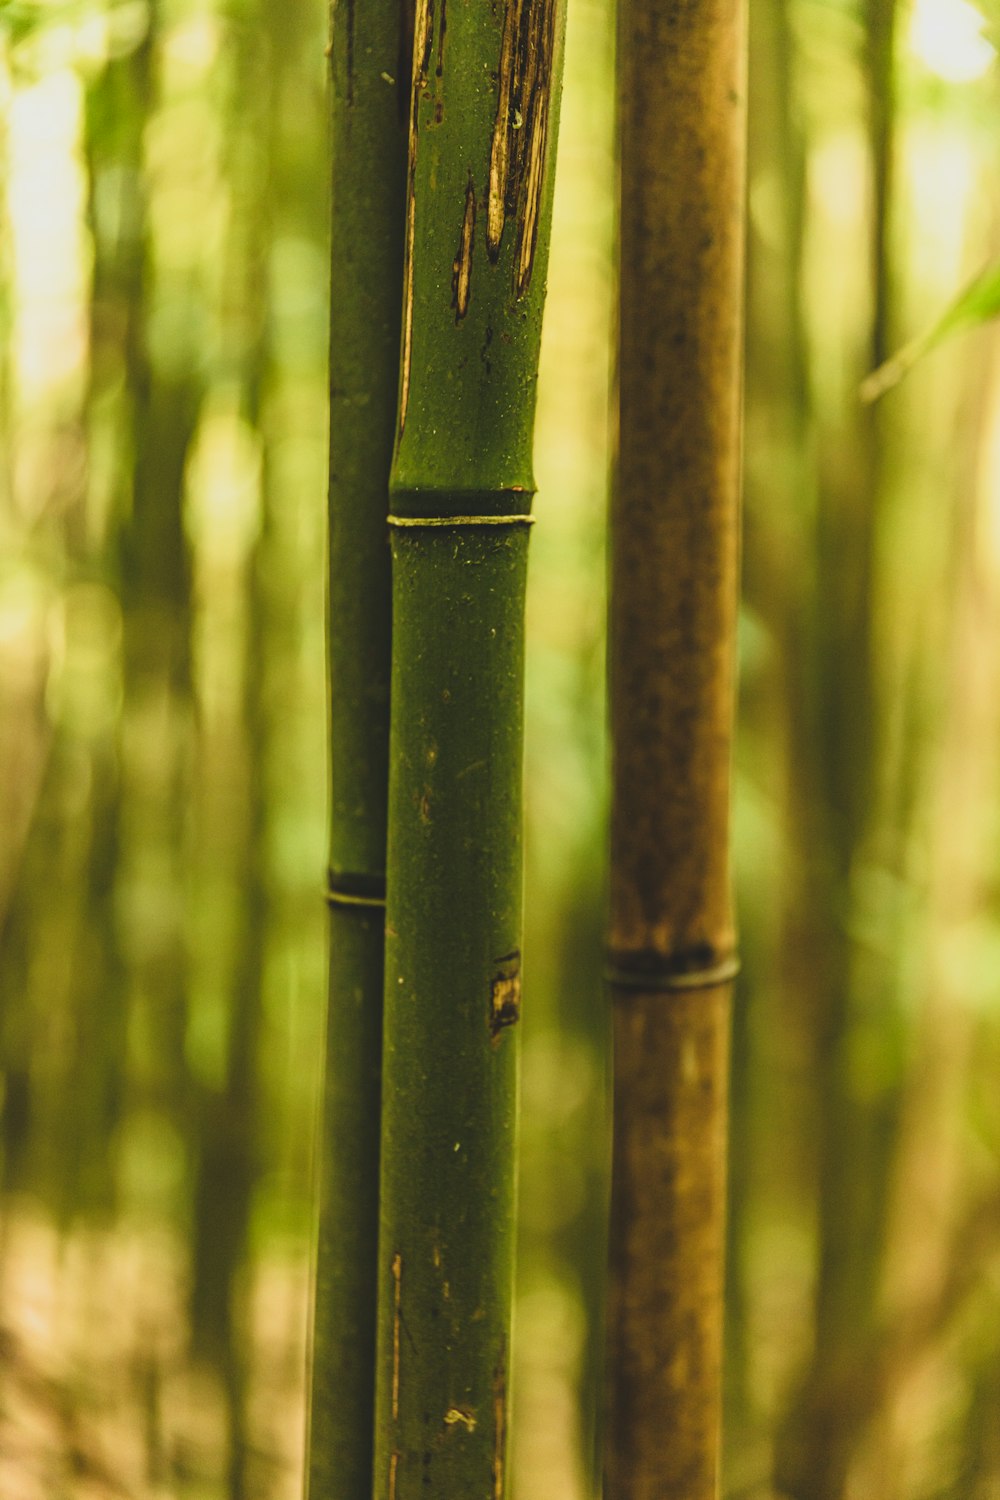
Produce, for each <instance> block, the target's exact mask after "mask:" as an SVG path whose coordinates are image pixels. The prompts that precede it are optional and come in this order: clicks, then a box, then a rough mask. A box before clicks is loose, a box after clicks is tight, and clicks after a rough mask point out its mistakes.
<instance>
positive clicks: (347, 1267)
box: [307, 0, 407, 1500]
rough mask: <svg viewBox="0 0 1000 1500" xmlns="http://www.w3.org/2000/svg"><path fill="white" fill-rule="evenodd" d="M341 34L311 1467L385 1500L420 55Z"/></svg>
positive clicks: (336, 27)
mask: <svg viewBox="0 0 1000 1500" xmlns="http://www.w3.org/2000/svg"><path fill="white" fill-rule="evenodd" d="M331 19H332V30H331V40H330V48H329V53H330V84H331V124H332V142H331V145H332V159H333V173H332V192H331V199H332V228H331V312H330V323H331V339H330V524H329V575H328V578H329V586H328V625H329V640H328V668H329V674H330V684H331V689H330V766H331V771H330V871H329V887H328V894H329V910H330V950H329V987H328V997H329V998H328V1006H329V1008H328V1019H327V1045H326V1066H325V1073H324V1087H323V1103H322V1124H321V1138H320V1146H319V1200H320V1207H319V1237H318V1246H317V1254H316V1290H315V1305H314V1315H313V1333H312V1388H311V1395H310V1417H309V1439H308V1460H307V1462H308V1492H309V1494H310V1496H311V1497H312V1500H362V1497H364V1500H368V1496H369V1495H370V1493H371V1453H372V1423H373V1409H374V1393H375V1269H376V1254H377V1242H378V1159H379V1104H380V1070H381V1047H382V1023H381V1014H382V988H383V959H382V951H383V942H384V899H385V829H386V796H387V788H388V733H389V722H388V721H389V715H388V699H389V634H390V581H389V549H388V546H387V543H386V513H387V510H388V481H389V466H390V462H391V457H392V448H393V441H394V436H395V419H396V387H397V379H398V368H399V327H400V312H399V301H400V298H399V288H400V284H401V272H402V259H403V199H404V187H405V172H406V131H405V103H404V102H403V100H404V99H405V97H406V94H407V89H406V86H405V82H404V81H403V79H402V78H401V76H400V62H401V59H402V57H403V56H404V52H405V46H406V41H405V36H404V32H405V26H404V21H403V10H402V6H401V4H400V3H399V0H372V3H370V4H365V5H363V6H362V5H356V4H355V3H354V0H335V4H334V8H333V13H332V18H331Z"/></svg>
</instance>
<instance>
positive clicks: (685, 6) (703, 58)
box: [606, 0, 744, 1500]
mask: <svg viewBox="0 0 1000 1500" xmlns="http://www.w3.org/2000/svg"><path fill="white" fill-rule="evenodd" d="M618 44H619V69H620V75H619V76H620V85H619V108H620V120H621V231H620V232H621V321H620V345H619V390H620V417H619V424H620V427H619V431H620V436H619V452H618V465H617V475H616V482H615V486H614V499H613V504H612V541H611V547H612V563H611V606H610V609H611V618H610V697H611V726H612V762H613V791H612V817H611V824H612V826H611V864H612V868H611V879H610V925H609V981H610V991H611V999H612V1004H613V1015H614V1048H615V1062H614V1091H615V1102H614V1152H613V1169H612V1170H613V1186H612V1226H611V1272H610V1286H609V1349H608V1381H609V1401H608V1407H609V1410H608V1430H607V1453H606V1469H607V1485H606V1496H607V1500H712V1497H714V1496H716V1495H717V1493H718V1485H719V1449H720V1409H721V1364H722V1304H723V1241H724V1223H725V1152H726V1124H725V1121H726V1092H727V1066H728V1033H729V1014H730V1000H731V987H732V979H733V976H734V973H735V968H736V959H735V937H734V922H733V916H732V910H731V898H730V876H729V854H728V838H729V833H728V830H729V800H730V756H731V737H732V726H733V712H734V678H735V633H736V610H737V551H738V490H739V474H740V461H739V440H740V415H739V413H740V386H741V381H740V348H741V324H742V318H741V287H742V262H743V195H744V188H743V176H744V166H743V162H744V22H743V16H742V6H741V3H740V0H701V3H699V4H697V5H694V4H691V3H689V0H622V5H621V10H620V19H619V41H618Z"/></svg>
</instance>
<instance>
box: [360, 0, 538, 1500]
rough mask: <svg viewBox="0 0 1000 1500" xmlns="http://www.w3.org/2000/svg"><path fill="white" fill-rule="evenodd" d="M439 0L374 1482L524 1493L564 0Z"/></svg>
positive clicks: (401, 615) (405, 563) (415, 78)
mask: <svg viewBox="0 0 1000 1500" xmlns="http://www.w3.org/2000/svg"><path fill="white" fill-rule="evenodd" d="M446 5H447V0H419V3H418V5H417V11H416V18H415V27H414V56H413V72H412V80H411V84H412V92H411V109H410V137H409V181H408V191H407V205H406V223H407V229H406V258H405V264H404V279H403V285H404V304H403V334H402V352H401V369H400V388H399V415H398V437H397V444H396V454H395V459H394V464H393V473H392V482H391V504H392V511H393V517H392V521H393V524H392V528H391V534H392V553H393V669H392V686H391V697H392V716H391V718H392V724H391V736H390V785H389V841H388V867H387V869H388V885H387V902H388V907H387V919H386V1000H385V1045H384V1059H383V1068H384V1073H383V1114H382V1132H383V1133H382V1177H381V1229H380V1240H379V1339H378V1372H377V1397H376V1436H375V1490H374V1493H375V1496H376V1497H377V1500H416V1497H417V1496H420V1497H423V1496H426V1495H428V1494H433V1495H434V1496H436V1497H438V1500H452V1497H454V1500H470V1497H479V1500H487V1497H489V1500H502V1497H503V1495H504V1494H505V1490H506V1473H507V1469H506V1441H507V1423H508V1394H507V1392H508V1370H509V1367H510V1311H511V1296H512V1280H513V1252H514V1228H513V1213H514V1190H515V1183H514V1151H515V1115H516V1090H517V1051H518V1035H517V1028H516V1022H517V1020H518V1018H519V1014H520V986H521V980H520V944H521V906H522V895H521V882H522V858H521V761H522V677H523V630H524V586H525V576H526V565H527V544H528V535H529V525H528V523H529V520H530V516H529V514H528V512H529V509H530V504H531V498H532V490H533V479H532V472H531V436H532V425H533V419H534V404H535V403H534V390H535V381H536V372H537V363H538V349H539V339H540V332H541V315H542V301H543V296H544V286H545V270H546V261H547V254H548V237H549V223H550V216H551V192H552V173H551V170H550V168H551V163H552V158H553V156H554V146H555V132H556V112H557V107H558V93H559V91H558V78H559V64H560V61H561V51H562V38H561V20H560V16H559V10H558V7H557V5H556V0H509V3H508V4H507V5H506V6H504V7H500V8H498V9H497V11H496V13H494V11H493V10H492V8H490V7H479V8H477V10H476V11H472V10H471V9H467V8H465V7H457V6H450V7H447V9H446Z"/></svg>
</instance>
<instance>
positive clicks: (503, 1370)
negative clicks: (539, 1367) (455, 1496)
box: [493, 1336, 507, 1500]
mask: <svg viewBox="0 0 1000 1500" xmlns="http://www.w3.org/2000/svg"><path fill="white" fill-rule="evenodd" d="M506 1452H507V1343H506V1340H505V1339H504V1338H503V1337H502V1336H501V1339H500V1353H499V1355H498V1356H497V1362H496V1364H495V1365H494V1367H493V1500H503V1491H504V1459H505V1456H506Z"/></svg>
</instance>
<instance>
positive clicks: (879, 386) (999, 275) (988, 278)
mask: <svg viewBox="0 0 1000 1500" xmlns="http://www.w3.org/2000/svg"><path fill="white" fill-rule="evenodd" d="M998 313H1000V261H996V262H994V263H992V264H991V265H988V266H987V267H986V268H985V269H984V270H982V271H980V273H979V275H978V276H976V277H974V278H973V280H972V281H970V282H969V284H968V286H967V287H966V288H965V289H964V291H962V292H960V293H959V294H958V296H957V297H956V298H955V300H954V302H952V303H951V305H950V306H949V307H947V308H946V309H945V311H944V312H943V313H942V314H941V316H940V317H939V318H938V320H937V322H936V323H932V324H931V326H930V327H929V328H928V329H926V330H925V331H924V332H923V333H921V334H918V335H917V337H916V338H915V339H911V341H910V342H909V343H908V344H904V346H903V347H902V349H900V350H899V352H898V353H897V354H894V355H893V356H892V358H891V359H887V360H886V361H885V363H884V364H882V365H880V366H879V367H878V369H877V370H873V371H872V373H871V374H870V375H869V376H867V378H866V379H865V380H864V381H863V382H862V384H861V397H862V400H864V401H877V400H878V398H879V397H880V396H883V395H885V393H886V391H889V390H891V389H892V388H893V386H895V385H898V384H899V382H900V381H901V380H902V379H903V376H904V375H906V374H908V373H909V371H910V370H912V369H913V366H914V365H915V364H916V363H917V362H918V360H921V359H922V358H923V357H924V355H926V354H930V352H931V351H932V350H933V349H936V348H937V347H938V346H939V345H940V344H943V343H945V342H946V340H948V339H950V338H952V337H953V336H954V335H955V334H957V333H964V332H966V331H967V330H968V329H971V328H979V327H981V325H982V324H983V323H989V322H990V321H991V320H992V319H993V318H995V317H996V316H997V314H998Z"/></svg>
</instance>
